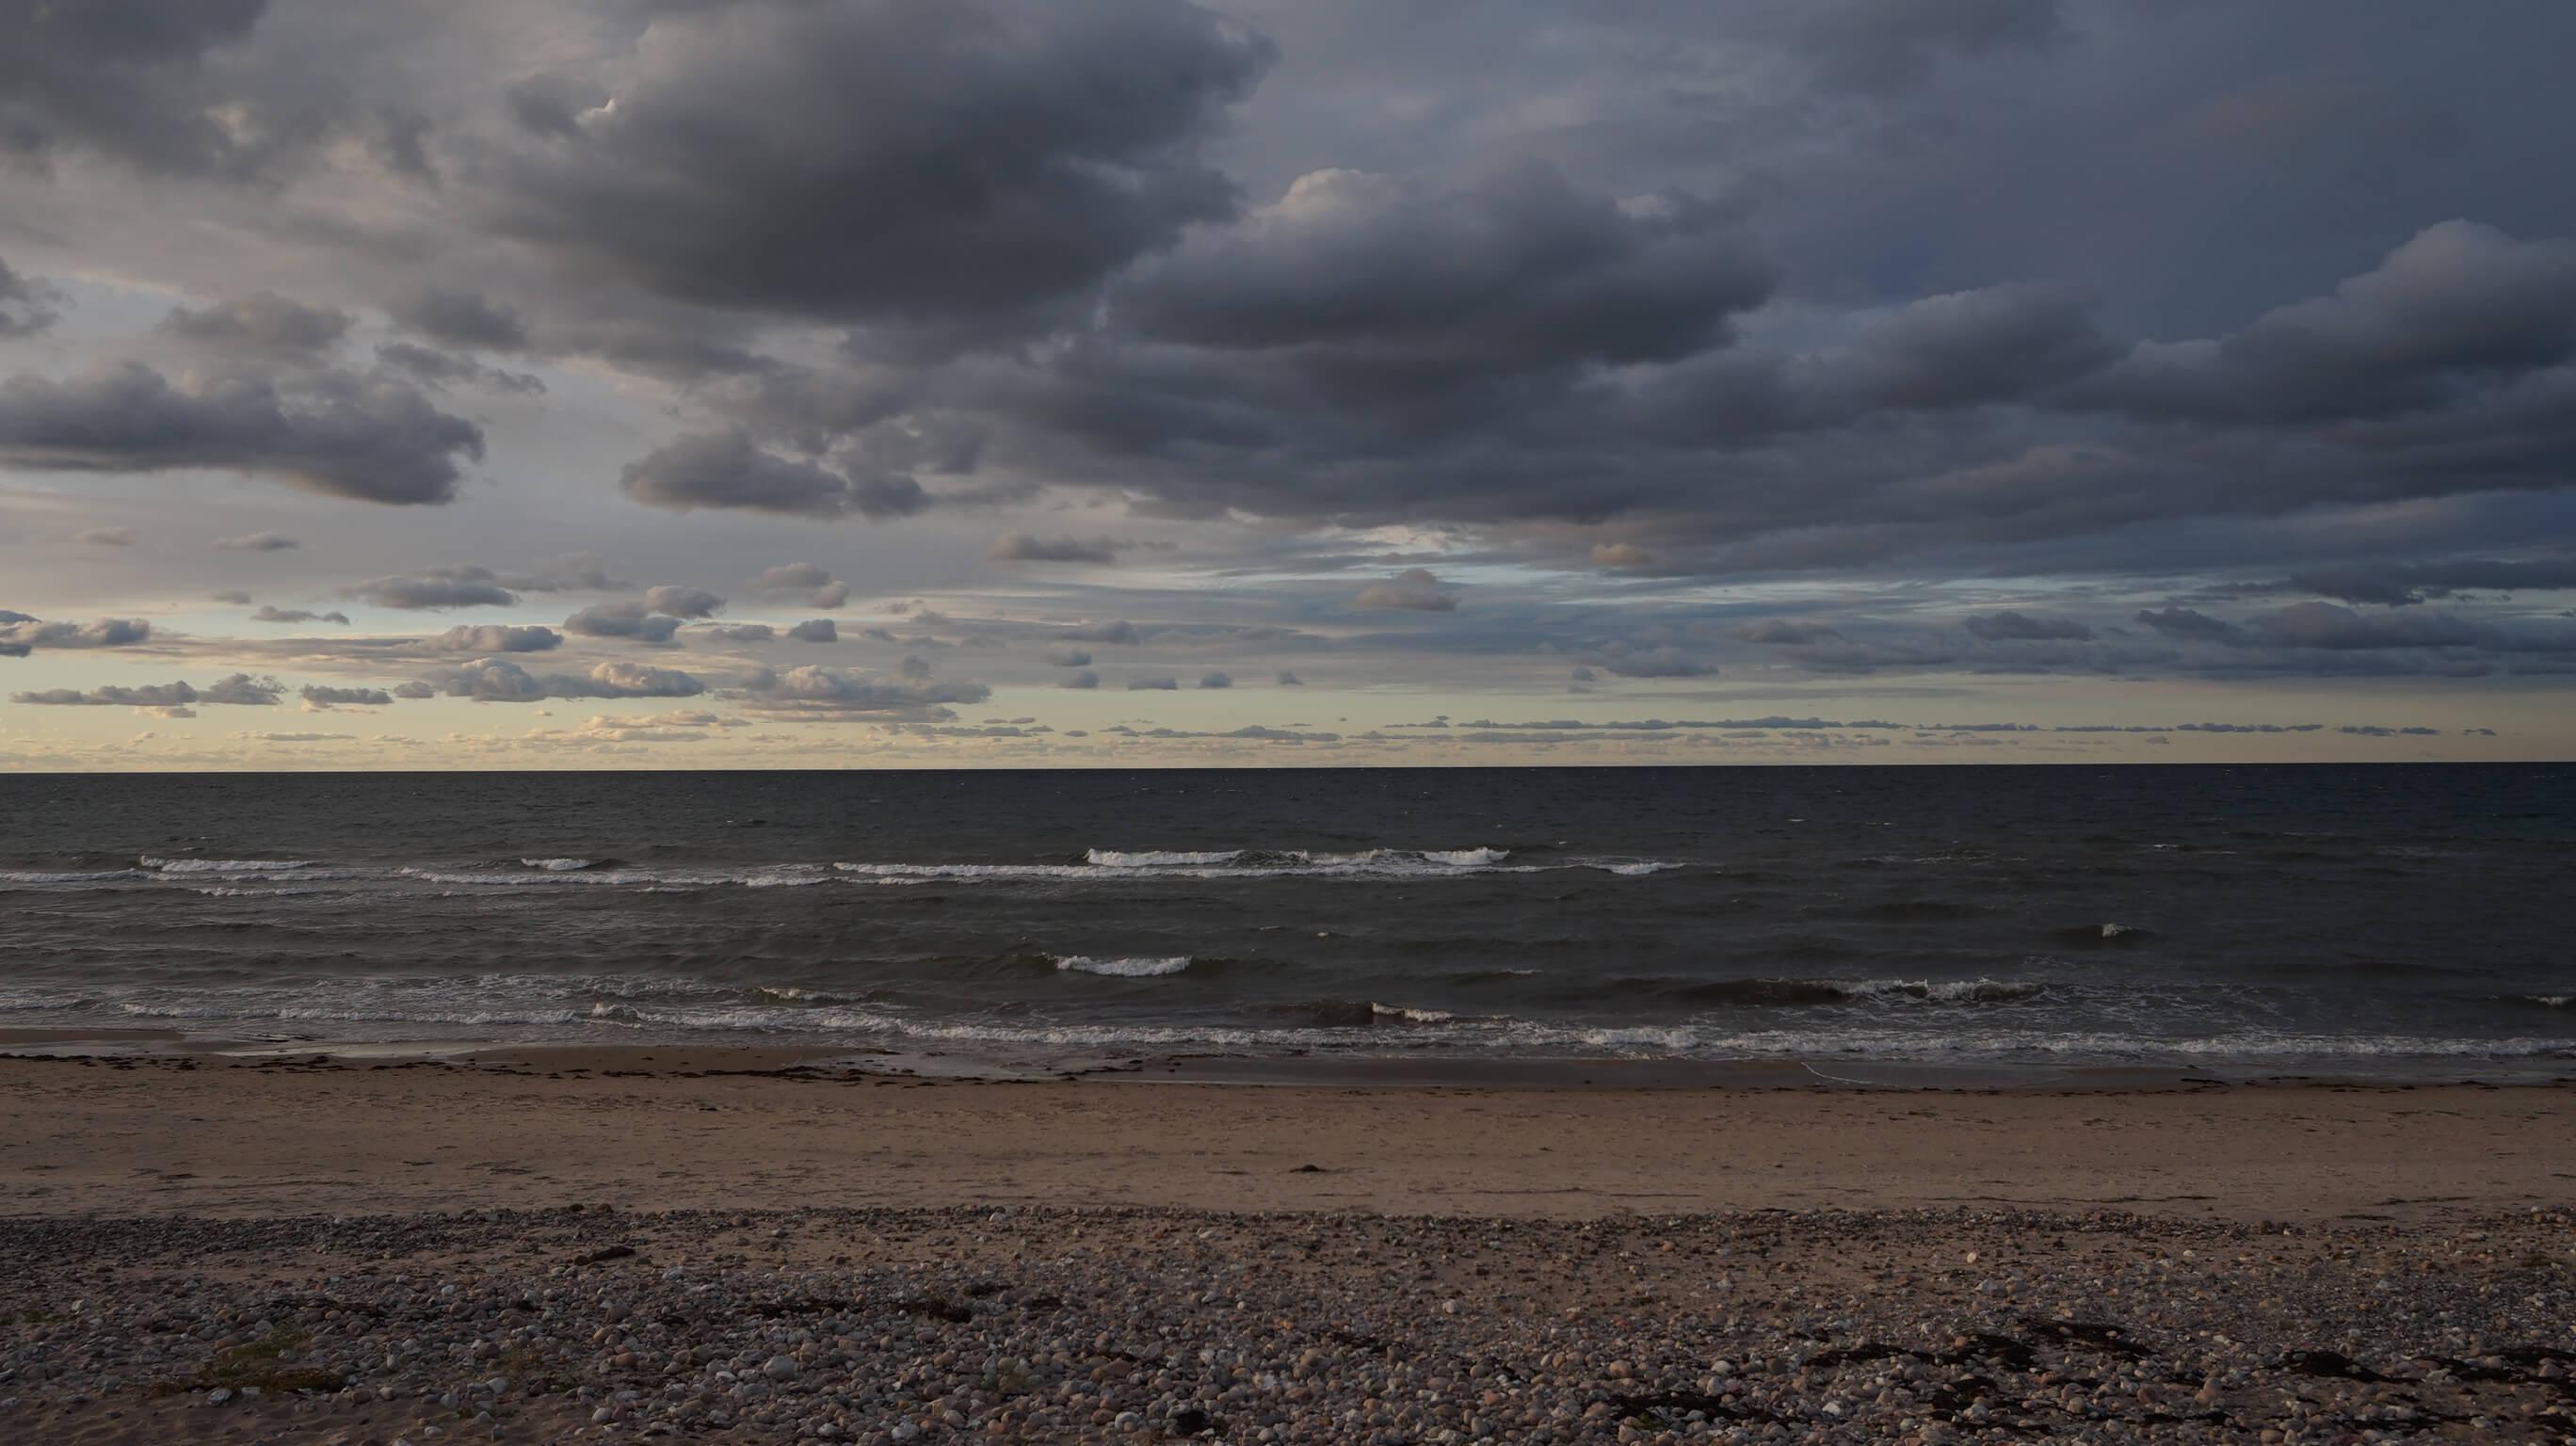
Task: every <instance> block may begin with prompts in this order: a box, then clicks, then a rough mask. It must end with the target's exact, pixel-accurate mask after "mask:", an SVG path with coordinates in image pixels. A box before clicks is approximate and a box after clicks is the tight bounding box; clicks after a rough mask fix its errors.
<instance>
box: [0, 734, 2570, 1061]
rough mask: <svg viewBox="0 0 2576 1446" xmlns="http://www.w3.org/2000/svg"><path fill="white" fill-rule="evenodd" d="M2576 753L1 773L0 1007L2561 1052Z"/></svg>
mask: <svg viewBox="0 0 2576 1446" xmlns="http://www.w3.org/2000/svg"><path fill="white" fill-rule="evenodd" d="M2571 922H2576V766H2535V765H2527V764H2513V765H2428V766H2408V765H2368V766H2355V767H2339V766H2279V767H2273V766H2261V767H2254V766H2224V767H2218V766H2213V767H2191V766H2171V765H2165V766H2154V765H2147V766H2134V767H2072V766H2047V767H1924V768H1899V767H1857V768H1848V767H1812V768H1809V767H1777V768H1737V767H1730V768H1693V769H1680V768H1677V769H1656V768H1618V769H1580V768H1543V769H1439V770H1401V769H1368V770H1263V771H1245V770H1225V771H1204V772H1202V771H1138V772H1102V771H1088V770H1086V771H1061V772H992V771H977V772H912V771H906V772H857V771H836V772H797V773H743V772H705V773H685V772H682V773H596V774H565V773H485V774H470V773H467V774H460V773H435V774H429V773H422V774H382V773H377V774H332V775H316V774H291V775H242V774H222V775H209V774H192V775H111V776H97V775H91V776H64V775H19V776H10V777H0V1028H5V1027H36V1028H51V1027H60V1028H68V1029H79V1028H92V1027H95V1028H102V1029H104V1028H108V1027H115V1028H121V1029H132V1028H137V1027H146V1028H161V1029H170V1030H176V1031H179V1032H180V1033H181V1034H182V1035H183V1036H186V1037H189V1038H195V1039H203V1040H207V1041H233V1042H240V1043H244V1044H248V1045H253V1046H263V1045H264V1046H270V1047H285V1046H291V1047H296V1048H301V1047H303V1046H304V1045H307V1044H310V1045H313V1046H315V1047H317V1048H319V1047H325V1046H335V1045H337V1046H347V1045H357V1044H377V1045H381V1044H404V1043H412V1042H418V1043H433V1042H436V1043H448V1042H457V1041H495V1042H506V1043H527V1042H562V1043H580V1044H604V1043H630V1042H639V1041H651V1042H657V1043H658V1042H666V1041H669V1042H696V1043H760V1044H783V1045H794V1046H807V1047H812V1048H815V1049H817V1050H821V1051H825V1052H829V1051H832V1050H847V1051H850V1052H852V1053H853V1054H857V1053H875V1052H882V1051H891V1052H894V1053H897V1054H911V1055H917V1056H932V1055H936V1056H939V1057H943V1058H959V1059H965V1060H976V1059H990V1060H994V1061H1005V1062H1007V1061H1026V1060H1030V1059H1042V1058H1062V1059H1084V1058H1102V1057H1111V1056H1127V1055H1133V1056H1139V1057H1142V1056H1149V1055H1160V1056H1173V1055H1187V1056H1219V1057H1224V1056H1245V1057H1253V1058H1262V1057H1296V1058H1304V1059H1335V1058H1341V1059H1351V1060H1363V1059H1365V1060H1383V1059H1417V1060H1482V1061H1491V1060H1514V1059H1533V1060H1534V1059H1647V1060H1690V1061H1698V1060H1707V1061H1728V1060H1753V1061H1762V1060H1798V1061H1851V1060H1870V1061H1889V1062H1914V1063H1920V1064H1928V1065H1973V1066H1977V1067H1981V1068H2007V1069H2008V1068H2013V1067H2020V1066H2031V1065H2043V1066H2055V1067H2067V1066H2087V1065H2105V1066H2110V1065H2152V1066H2181V1067H2186V1068H2213V1069H2214V1068H2233V1069H2240V1070H2242V1069H2289V1070H2343V1071H2348V1072H2359V1073H2378V1072H2395V1073H2409V1072H2423V1071H2431V1072H2434V1073H2447V1074H2452V1075H2458V1076H2464V1077H2477V1076H2484V1075H2491V1074H2495V1073H2498V1072H2510V1073H2520V1074H2532V1073H2541V1074H2568V1075H2576V1004H2571V1001H2576V956H2571V951H2570V947H2569V937H2570V925H2571Z"/></svg>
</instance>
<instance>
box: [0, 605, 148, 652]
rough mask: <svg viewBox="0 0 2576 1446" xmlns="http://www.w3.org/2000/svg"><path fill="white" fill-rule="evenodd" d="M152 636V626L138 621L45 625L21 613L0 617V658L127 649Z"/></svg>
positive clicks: (6, 614) (146, 640)
mask: <svg viewBox="0 0 2576 1446" xmlns="http://www.w3.org/2000/svg"><path fill="white" fill-rule="evenodd" d="M151 637H152V625H151V624H150V623H147V622H144V621H143V620H141V619H139V618H101V619H99V620H98V621H97V622H94V623H45V622H38V621H36V620H35V619H34V618H31V617H28V616H27V615H26V614H24V613H5V614H0V657H16V658H23V657H25V656H27V655H28V654H29V653H30V652H33V651H35V650H37V649H40V648H130V647H132V646H134V645H135V644H137V643H142V642H148V641H150V640H151Z"/></svg>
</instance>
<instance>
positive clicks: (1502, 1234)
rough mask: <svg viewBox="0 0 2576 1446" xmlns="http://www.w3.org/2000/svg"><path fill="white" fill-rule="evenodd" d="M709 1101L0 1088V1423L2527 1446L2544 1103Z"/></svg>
mask: <svg viewBox="0 0 2576 1446" xmlns="http://www.w3.org/2000/svg"><path fill="white" fill-rule="evenodd" d="M727 1063H728V1062H727V1061H726V1060H723V1059H708V1058H693V1059H685V1060H674V1059H670V1058H667V1057H665V1058H662V1059H660V1060H657V1061H656V1062H655V1063H654V1064H652V1065H651V1066H649V1067H648V1066H646V1065H645V1064H644V1062H643V1061H641V1060H640V1059H635V1058H625V1059H615V1058H612V1059H596V1058H589V1059H582V1060H578V1061H576V1060H573V1059H569V1058H553V1059H548V1060H537V1061H530V1060H524V1059H521V1060H487V1061H483V1062H479V1063H478V1062H465V1063H459V1062H455V1061H448V1062H441V1063H437V1064H434V1065H431V1066H427V1067H396V1066H393V1065H389V1064H387V1063H385V1062H383V1061H377V1062H373V1063H369V1062H364V1061H329V1060H319V1059H306V1060H296V1061H278V1060H266V1061H248V1062H245V1061H238V1060H236V1061H224V1060H206V1061H198V1060H194V1059H179V1060H173V1059H169V1058H143V1059H133V1058H126V1059H118V1058H113V1057H79V1058H59V1057H58V1058H46V1059H11V1060H0V1108H5V1117H6V1118H7V1119H8V1121H9V1124H10V1130H9V1132H8V1136H7V1138H6V1139H5V1140H0V1206H5V1209H0V1259H5V1260H7V1261H9V1262H10V1263H11V1269H10V1270H9V1271H8V1272H6V1274H5V1276H0V1439H5V1440H9V1441H31V1442H47V1443H54V1442H61V1443H70V1446H123V1443H143V1442H163V1441H207V1442H222V1443H245V1446H246V1443H256V1442H264V1443H273V1446H308V1443H333V1446H362V1443H372V1446H398V1443H409V1446H428V1443H431V1442H447V1441H472V1442H483V1441H521V1442H555V1441H643V1440H673V1441H678V1440H692V1441H694V1440H714V1441H727V1442H744V1443H769V1442H780V1443H786V1442H817V1441H831V1442H842V1441H855V1442H869V1443H895V1442H915V1441H921V1442H942V1441H958V1442H963V1441H988V1442H989V1441H1039V1442H1094V1441H1106V1442H1138V1443H1141V1442H1162V1441H1173V1440H1193V1439H1197V1440H1222V1441H1229V1442H1333V1443H1342V1442H1368V1443H1398V1442H1402V1443H1417V1442H1420V1443H1468V1442H1530V1443H1541V1442H1545V1443H1564V1442H1592V1441H1600V1442H1638V1441H1645V1442H1661V1441H1699V1440H1711V1441H1747V1442H1784V1443H1785V1442H1877V1441H1890V1442H1915V1443H1938V1442H1968V1441H1998V1442H1999V1441H2029V1440H2050V1441H2089V1442H2114V1441H2208V1442H2236V1441H2250V1442H2258V1443H2278V1442H2320V1443H2322V1442H2332V1443H2348V1442H2414V1441H2428V1442H2429V1441H2464V1442H2467V1441H2475V1442H2519V1441H2534V1442H2539V1441H2565V1440H2568V1439H2571V1436H2576V1414H2571V1412H2576V1325H2571V1323H2576V1213H2571V1211H2570V1209H2569V1201H2568V1192H2567V1190H2566V1186H2565V1176H2564V1174H2563V1173H2562V1172H2563V1171H2564V1170H2565V1169H2566V1168H2567V1161H2568V1160H2569V1159H2571V1158H2576V1155H2571V1154H2570V1153H2569V1152H2568V1151H2567V1150H2566V1149H2565V1148H2564V1146H2565V1144H2566V1142H2567V1139H2568V1130H2569V1125H2570V1121H2571V1119H2576V1109H2571V1107H2570V1106H2571V1097H2570V1096H2569V1094H2568V1092H2567V1091H2566V1090H2565V1089H2564V1088H2562V1087H2549V1086H2534V1087H2526V1088H2519V1089H2493V1088H2484V1087H2476V1086H2453V1087H2438V1088H2423V1089H2412V1088H2386V1089H2358V1088H2348V1087H2327V1086H2316V1085H2281V1086H2274V1087H2250V1086H2248V1087H2231V1088H2227V1089H2218V1090H2195V1091H2191V1092H2186V1093H2175V1092H2170V1091H2165V1092H2158V1091H2131V1092H2091V1093H2047V1092H2024V1093H2018V1094H2017V1093H2014V1092H2011V1091H1938V1090H1903V1091H1850V1092H1826V1091H1822V1090H1811V1091H1795V1090H1786V1089H1766V1090H1755V1089H1741V1090H1724V1089H1683V1090H1626V1089H1621V1090H1599V1091H1592V1092H1585V1091H1581V1090H1561V1089H1560V1090H1523V1091H1513V1090H1507V1089H1473V1090H1466V1089H1458V1090H1444V1089H1429V1088H1410V1089H1407V1088H1374V1089H1350V1088H1328V1087H1320V1086H1318V1087H1306V1088H1298V1087H1286V1088H1270V1087H1260V1086H1243V1085H1234V1086H1209V1085H1152V1084H1143V1083H1137V1082H1135V1081H1134V1080H1133V1079H1132V1078H1128V1077H1113V1078H1098V1079H1084V1080H1076V1081H1057V1082H1052V1083H1045V1084H1034V1085H1010V1084H995V1083H981V1082H938V1083H933V1082H925V1081H920V1080H902V1079H891V1078H885V1077H881V1076H871V1075H868V1074H866V1073H864V1072H856V1071H851V1072H840V1073H826V1072H819V1071H812V1070H805V1069H801V1068H798V1067H795V1066H785V1067H781V1066H780V1065H779V1063H778V1061H776V1060H771V1059H740V1060H733V1061H731V1063H732V1064H735V1065H739V1066H741V1067H740V1068H728V1067H726V1066H727ZM678 1066H685V1067H684V1068H683V1067H678ZM2168 1119H2170V1120H2173V1121H2182V1120H2185V1119H2188V1120H2191V1121H2196V1122H2197V1123H2196V1124H2194V1125H2193V1127H2192V1129H2191V1132H2190V1133H2189V1134H2187V1135H2186V1134H2183V1133H2180V1132H2179V1131H2180V1126H2179V1125H2177V1126H2176V1129H2177V1133H2175V1134H2174V1135H2172V1136H2171V1137H2170V1140H2168V1137H2167V1136H2165V1135H2163V1134H2160V1133H2159V1131H2160V1130H2161V1129H2162V1126H2161V1125H2160V1124H2159V1123H2158V1122H2159V1121H2163V1120H2168ZM2365 1125H2374V1126H2375V1133H2372V1134H2369V1135H2364V1134H2362V1133H2361V1127H2363V1126H2365ZM1900 1137H1901V1138H1903V1139H1906V1140H1910V1141H1912V1142H1913V1143H1912V1146H1911V1147H1910V1148H1897V1147H1896V1146H1895V1145H1894V1144H1893V1143H1891V1142H1892V1141H1894V1140H1896V1139H1898V1138H1900ZM1504 1140H1509V1141H1514V1142H1517V1144H1516V1145H1512V1146H1508V1147H1507V1146H1506V1145H1504V1144H1502V1143H1500V1142H1501V1141H1504ZM2186 1140H2188V1141H2191V1142H2195V1143H2194V1147H2193V1148H2190V1149H2186V1148H2184V1147H2183V1143H2184V1142H2185V1141H2186ZM2365 1140H2366V1141H2368V1142H2369V1143H2367V1144H2364V1143H2362V1142H2363V1141H2365ZM791 1145H792V1147H793V1149H794V1150H795V1151H797V1152H798V1153H797V1154H796V1155H795V1158H796V1159H797V1160H799V1161H801V1162H802V1168H801V1169H793V1170H791V1169H789V1168H787V1167H786V1165H785V1164H784V1163H782V1161H783V1160H784V1159H785V1158H786V1155H785V1154H784V1153H783V1152H785V1151H787V1150H788V1149H789V1148H790V1147H791ZM371 1150H372V1151H374V1152H375V1153H370V1151H371ZM1981 1152H1982V1153H1981ZM2398 1153H2406V1154H2410V1155H2411V1159H2399V1158H2396V1157H2395V1155H2396V1154H2398ZM2383 1154H2385V1155H2386V1156H2387V1157H2386V1158H2383V1157H2382V1156H2383ZM2265 1157H2268V1158H2270V1159H2271V1160H2273V1161H2274V1162H2275V1167H2274V1168H2273V1169H2271V1170H2270V1171H2269V1172H2268V1173H2267V1172H2265V1171H2263V1170H2259V1169H2256V1168H2254V1167H2253V1166H2252V1165H2251V1164H2249V1163H2246V1162H2251V1161H2255V1160H2258V1159H2261V1158H2265ZM2052 1160H2053V1161H2054V1164H2053V1165H2052V1164H2048V1163H2045V1162H2048V1161H2052ZM1999 1161H2000V1163H1999ZM1658 1162H1660V1163H1658ZM2481 1162H2483V1163H2481ZM404 1166H412V1167H414V1168H412V1169H411V1170H409V1171H408V1172H406V1171H405V1169H403V1168H402V1167H404ZM406 1181H408V1182H409V1183H406ZM2446 1181H2447V1182H2448V1183H2447V1185H2446V1186H2445V1185H2444V1184H2443V1182H2446ZM2240 1184H2241V1188H2240ZM2437 1187H2438V1188H2437ZM2007 1190H2009V1191H2010V1192H2011V1193H2012V1197H2013V1198H2009V1199H2002V1200H1997V1199H1991V1198H1985V1199H1980V1198H1976V1197H1979V1196H1993V1195H1996V1194H1999V1193H2004V1192H2006V1191H2007ZM836 1198H837V1200H838V1201H839V1202H840V1203H835V1200H836Z"/></svg>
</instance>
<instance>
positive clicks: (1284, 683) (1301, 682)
mask: <svg viewBox="0 0 2576 1446" xmlns="http://www.w3.org/2000/svg"><path fill="white" fill-rule="evenodd" d="M1279 686H1280V687H1282V688H1302V687H1304V686H1306V680H1305V679H1303V678H1300V677H1298V676H1297V675H1296V674H1294V673H1291V672H1289V671H1288V670H1287V669H1285V668H1282V669H1280V670H1279Z"/></svg>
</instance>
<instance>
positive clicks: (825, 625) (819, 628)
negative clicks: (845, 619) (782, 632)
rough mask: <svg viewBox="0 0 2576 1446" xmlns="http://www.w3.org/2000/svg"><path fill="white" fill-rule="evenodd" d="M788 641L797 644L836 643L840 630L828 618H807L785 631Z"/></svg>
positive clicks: (839, 637) (839, 636)
mask: <svg viewBox="0 0 2576 1446" xmlns="http://www.w3.org/2000/svg"><path fill="white" fill-rule="evenodd" d="M787 637H788V640H789V641H791V642H798V643H837V642H839V641H840V640H841V629H840V627H839V625H837V624H835V623H834V622H833V621H832V620H831V619H830V618H807V619H806V620H805V621H803V622H801V623H798V624H797V625H796V626H794V627H792V628H789V629H788V630H787Z"/></svg>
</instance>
